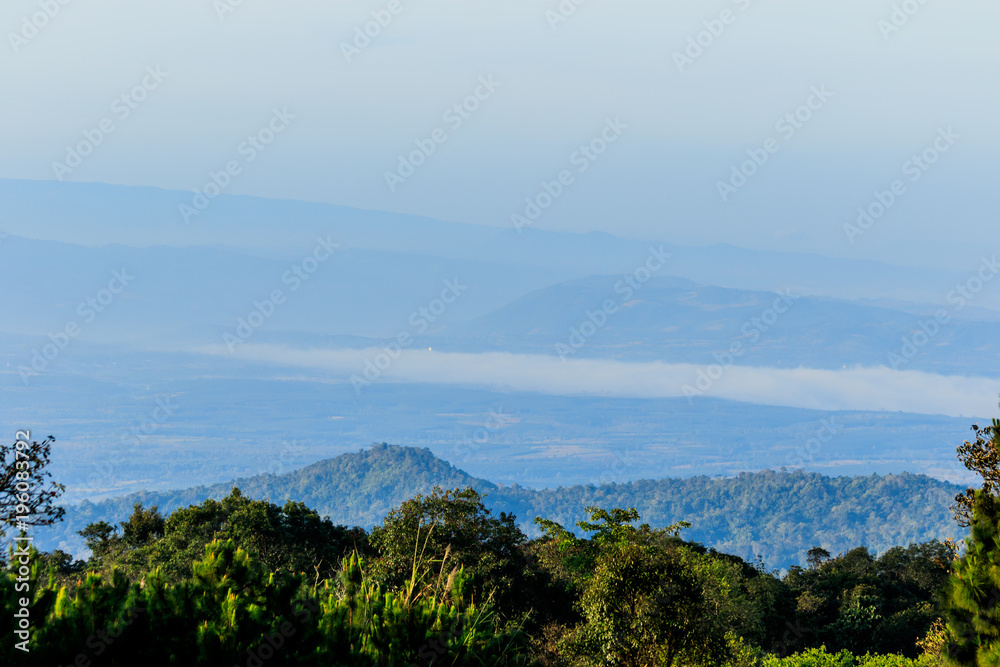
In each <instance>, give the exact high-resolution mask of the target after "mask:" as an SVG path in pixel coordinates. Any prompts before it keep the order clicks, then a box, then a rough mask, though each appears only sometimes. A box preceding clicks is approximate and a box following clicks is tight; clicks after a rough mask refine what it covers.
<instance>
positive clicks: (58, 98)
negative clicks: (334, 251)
mask: <svg viewBox="0 0 1000 667" xmlns="http://www.w3.org/2000/svg"><path fill="white" fill-rule="evenodd" d="M64 1H67V0H64ZM577 2H579V0H577ZM237 3H238V4H237ZM43 6H45V7H48V11H49V13H51V14H54V15H53V16H51V17H48V16H45V15H44V14H43V13H41V12H43V11H44V9H43ZM560 6H562V7H563V8H564V10H567V11H566V13H567V14H568V13H569V11H568V9H570V8H572V9H573V10H574V11H573V12H572V14H570V15H569V16H565V17H563V16H562V15H560V14H558V12H559V8H560ZM390 9H395V10H396V13H395V14H392V13H391V12H390V11H389V10H390ZM907 9H908V10H909V11H910V12H911V13H912V15H908V14H906V12H905V10H907ZM230 10H231V11H230ZM894 12H895V22H896V24H899V25H898V26H897V25H894V24H893V23H892V21H893V19H894ZM373 13H375V14H373ZM554 16H559V18H565V20H559V21H556V20H555V19H553V17H554ZM33 17H34V18H33ZM373 17H374V18H373ZM378 18H381V19H382V22H383V23H385V25H384V26H379V25H377V24H375V23H371V22H373V21H375V20H376V19H378ZM904 19H905V20H904ZM998 19H1000V5H998V4H997V3H996V2H995V1H988V0H948V1H947V2H944V1H943V0H926V1H924V2H923V3H922V4H921V2H918V0H908V1H907V2H895V0H821V1H818V2H790V1H788V0H740V1H739V2H733V1H731V0H714V1H712V2H704V3H702V2H698V3H696V2H684V3H663V2H653V1H652V0H617V1H615V2H611V1H610V0H586V1H585V2H582V3H581V4H580V5H579V6H577V5H576V4H574V2H573V0H564V2H563V3H562V5H560V3H559V2H557V1H556V0H548V1H545V0H533V1H528V0H505V1H503V2H499V1H496V0H494V1H492V2H487V1H485V0H472V1H469V0H466V1H464V2H457V1H455V0H450V1H449V0H415V1H414V0H398V3H397V2H396V1H395V0H394V2H391V3H390V2H389V0H376V1H373V2H363V3H362V2H336V3H323V2H314V1H306V0H296V1H288V2H282V3H277V2H267V1H266V0H217V1H216V2H214V3H213V1H212V0H198V1H197V2H193V1H191V0H173V1H172V2H169V3H168V2H159V3H135V2H124V1H120V0H98V1H96V2H79V1H68V2H67V4H65V5H64V4H60V2H59V0H43V1H39V0H8V1H7V2H5V3H4V5H3V7H2V9H0V25H2V26H3V29H4V32H5V41H6V44H5V45H4V47H2V48H0V85H2V86H3V89H4V91H5V96H4V97H5V99H4V102H3V107H2V109H3V117H4V122H3V123H2V124H0V146H2V151H0V177H6V178H26V179H52V178H55V176H56V174H55V170H54V167H53V163H54V162H57V161H58V162H65V161H66V159H67V157H66V153H67V151H66V146H67V145H71V146H75V145H77V144H78V143H79V142H81V141H84V140H85V135H84V134H83V133H84V132H89V133H90V136H91V137H96V138H100V145H98V146H96V147H95V148H94V150H93V152H92V153H91V154H90V155H88V156H86V157H85V158H83V159H82V160H81V164H79V166H77V167H75V168H74V169H73V170H72V171H71V172H69V173H64V174H62V176H63V177H64V178H66V179H68V180H74V181H100V182H107V183H118V184H129V185H140V184H141V185H154V186H160V187H165V188H174V189H181V190H190V189H192V188H202V187H203V186H204V185H205V184H206V182H208V181H209V172H219V171H220V170H224V169H225V168H226V165H227V163H228V162H230V161H233V162H234V163H236V164H237V165H238V166H239V173H238V174H237V175H234V176H233V177H232V178H231V181H230V182H229V184H228V186H227V187H226V192H230V193H244V194H257V195H262V196H267V197H281V198H297V199H306V200H315V201H327V202H334V203H339V204H346V205H351V206H358V207H363V208H372V209H380V210H389V211H401V212H408V213H418V214H422V215H428V216H432V217H437V218H442V219H448V220H456V221H463V222H475V223H482V224H489V225H510V224H512V223H511V215H512V214H515V213H522V214H523V213H524V209H525V207H526V204H525V201H524V200H525V198H526V197H532V198H534V197H536V196H537V195H538V194H539V193H541V192H543V189H542V185H541V182H542V181H543V180H545V181H548V182H550V183H551V182H554V181H558V177H559V174H560V172H562V171H563V170H566V171H567V172H569V175H570V177H571V180H570V179H567V183H566V184H565V185H564V186H563V187H562V192H561V193H560V195H559V196H558V197H557V198H556V200H555V201H554V203H552V205H551V207H550V208H549V209H548V210H546V211H545V213H544V215H543V216H541V217H540V218H539V219H538V221H537V223H535V224H536V225H537V226H538V227H541V228H547V229H562V230H566V229H569V230H581V231H583V230H591V229H601V230H606V231H610V232H614V233H616V234H619V235H622V236H628V237H644V238H654V239H661V240H667V241H672V242H677V243H697V244H704V243H713V242H729V243H733V244H736V245H742V246H747V247H755V248H769V249H779V250H803V251H814V252H822V253H824V254H829V255H840V256H847V257H866V258H880V259H885V260H888V261H893V262H897V263H907V264H921V265H934V266H948V267H952V268H957V269H962V268H964V267H966V266H967V265H968V264H969V263H970V262H971V263H972V264H974V263H975V262H976V261H978V256H979V254H981V252H982V248H983V247H994V248H995V247H996V246H997V244H998V242H1000V232H998V231H997V230H998V229H1000V226H998V225H997V224H996V221H995V214H996V212H997V210H998V206H997V204H998V196H997V194H996V192H997V191H998V189H997V188H996V187H995V184H994V181H995V175H996V173H997V170H996V167H995V165H994V163H993V160H994V158H993V156H994V155H996V154H997V152H998V150H997V149H998V148H1000V145H998V144H1000V134H998V129H997V123H996V121H995V118H996V115H997V110H998V104H997V102H998V93H997V90H998V88H997V79H998V71H1000V70H998V64H1000V63H998V60H1000V46H997V41H996V28H997V25H998ZM880 21H882V22H883V23H882V24H881V25H880ZM26 22H27V23H26ZM32 22H33V23H34V24H36V25H41V27H40V28H37V29H36V27H35V25H31V24H32ZM369 23H370V25H369V29H370V31H371V32H372V33H377V34H376V35H375V36H374V37H371V38H370V41H369V42H368V44H367V46H364V42H363V41H360V40H358V41H356V35H357V34H358V33H357V31H358V30H361V31H363V30H364V29H365V26H366V24H369ZM897 27H898V29H896V28H897ZM689 40H693V41H689ZM699 40H700V41H701V42H702V44H705V45H706V46H701V47H698V46H691V45H692V44H694V45H697V42H698V41H699ZM345 44H347V45H352V46H353V48H354V49H355V50H354V51H351V52H350V53H348V54H346V55H345V48H344V45H345ZM359 46H364V48H359ZM699 49H700V52H699ZM686 50H687V53H686V54H685V51H686ZM677 54H682V55H685V57H687V58H689V60H687V61H680V62H679V60H678V55H677ZM147 68H151V70H148V69H147ZM157 68H158V71H160V72H162V73H164V74H163V75H159V76H157V77H153V76H151V75H149V74H147V72H148V71H154V72H155V71H157ZM481 78H482V79H484V80H487V81H492V82H494V83H493V84H491V85H489V86H484V85H483V84H481V83H480V80H481ZM136 86H139V87H140V88H139V89H136ZM143 86H144V87H143ZM477 90H478V92H479V95H480V98H481V99H478V100H477V99H472V100H470V101H468V102H467V104H468V106H470V107H475V110H474V111H463V112H462V113H463V115H464V116H465V117H461V116H458V115H456V114H457V113H459V112H454V111H453V112H452V113H451V114H450V115H448V116H446V115H445V112H446V111H447V110H448V109H450V108H452V107H453V106H454V105H455V104H462V103H463V100H466V98H468V97H469V96H470V95H475V93H476V92H477ZM816 91H822V94H820V95H819V96H818V97H817V93H816ZM122 95H126V96H128V95H131V96H132V98H131V99H128V98H127V99H126V100H125V101H124V102H122V101H121V100H120V98H121V97H122ZM810 96H812V97H810ZM137 97H141V98H143V99H142V100H141V101H137V100H136V98H137ZM116 100H119V101H118V102H116ZM809 102H811V103H812V106H813V108H812V109H808V108H801V109H800V107H802V105H805V104H807V103H809ZM275 109H277V110H279V111H282V116H283V117H284V119H283V120H280V121H278V122H276V123H274V121H273V120H272V119H273V117H274V116H273V114H274V110H275ZM283 110H287V114H290V115H291V116H294V118H289V117H288V116H287V115H286V114H285V112H284V111H283ZM796 111H798V113H799V120H797V121H794V123H793V122H789V121H786V122H785V123H784V124H783V125H780V126H779V125H778V124H777V123H778V121H779V120H781V119H782V118H784V117H785V116H786V114H795V113H796ZM126 112H127V116H126V115H125V114H126ZM803 118H805V120H802V119H803ZM104 119H108V121H109V122H110V125H107V124H106V125H105V127H112V128H113V131H112V132H110V133H104V132H102V131H100V129H99V128H100V125H101V122H102V120H104ZM456 119H458V120H456ZM609 119H610V120H612V121H614V120H615V119H618V122H617V124H616V127H617V128H618V129H617V130H616V132H617V134H615V133H614V132H610V133H608V132H606V130H605V128H606V127H608V125H607V121H608V120H609ZM459 121H460V124H459ZM269 123H274V124H272V128H275V127H277V126H281V130H280V131H276V132H274V137H273V141H272V142H271V143H269V144H266V145H265V146H263V148H262V149H261V150H259V151H258V150H256V149H253V151H251V150H250V148H248V145H247V144H244V143H243V142H245V141H247V139H248V137H249V136H250V135H257V134H258V133H259V132H260V131H262V130H264V129H265V128H267V127H268V124H269ZM949 128H950V130H949ZM436 129H439V133H438V135H437V136H438V138H439V139H441V138H445V139H446V140H445V141H443V142H442V143H434V152H433V153H432V154H430V155H429V156H427V157H425V158H423V159H422V160H421V161H422V162H423V164H421V165H420V166H419V167H417V168H416V169H415V170H414V173H413V174H412V175H408V176H406V178H405V179H404V180H403V182H399V181H397V182H396V183H395V184H394V188H395V190H394V191H391V190H390V187H389V185H387V182H386V172H387V171H394V170H396V169H397V168H398V164H399V157H398V156H400V155H406V154H409V153H410V152H411V151H413V150H415V149H416V145H415V142H416V141H421V142H423V143H424V145H425V146H426V145H428V143H427V142H428V141H430V142H432V143H433V139H432V137H433V136H434V132H435V130H436ZM95 132H97V133H99V134H95ZM602 132H605V138H608V137H611V136H614V137H615V140H614V141H611V142H609V143H607V145H606V150H604V152H603V153H602V154H600V155H594V159H593V161H591V160H590V159H587V158H582V159H581V154H580V153H575V152H576V151H578V149H579V148H580V147H581V146H582V145H586V144H590V143H591V142H592V141H596V140H598V138H599V137H601V136H602ZM941 136H950V137H951V139H949V141H947V142H943V141H939V142H938V147H939V148H941V147H943V146H945V145H947V148H948V150H947V151H938V150H937V149H933V148H932V147H933V146H934V142H935V141H936V140H938V137H941ZM264 138H267V132H265V134H264ZM768 140H773V143H771V144H768ZM602 141H603V140H601V141H597V143H596V144H595V146H596V147H597V148H601V146H602ZM95 143H96V142H95ZM768 145H770V147H771V149H773V150H772V152H767V150H766V147H767V146H768ZM241 149H242V150H241ZM595 150H596V149H595ZM747 150H752V151H755V153H754V154H755V155H757V157H758V161H761V160H762V156H763V157H766V158H767V160H766V162H764V163H763V164H762V165H760V166H757V165H752V164H751V165H749V167H747V170H749V171H754V172H755V173H753V174H752V175H751V176H750V177H749V178H747V180H746V183H745V184H744V185H742V186H740V187H739V188H737V189H735V191H730V192H728V193H727V196H726V201H723V196H722V194H721V193H720V191H719V187H718V183H719V181H725V180H729V179H730V176H731V172H732V170H733V168H734V166H736V167H739V166H740V165H741V163H743V162H744V161H745V160H748V159H750V156H748V155H747V153H746V151H747ZM925 150H929V151H930V155H931V156H933V157H934V159H935V162H934V163H933V164H926V165H925V167H926V169H924V168H921V167H917V168H916V169H917V170H918V171H915V170H914V165H913V164H912V163H911V164H909V165H908V168H909V171H907V164H906V163H907V161H908V160H910V159H911V157H912V156H913V155H914V154H920V153H922V152H924V151H925ZM251 152H253V153H254V159H253V160H252V161H249V160H248V159H247V158H248V156H249V155H250V153H251ZM419 157H423V156H419ZM584 165H586V167H587V168H586V170H583V169H582V168H583V166H584ZM404 171H405V170H404ZM918 173H919V176H920V178H919V179H918V180H911V179H913V178H914V177H915V176H916V175H917V174H918ZM397 175H398V173H397ZM737 180H738V179H737ZM894 180H898V181H900V185H901V186H902V188H901V189H900V190H899V194H897V195H893V198H894V199H893V202H892V205H891V206H888V211H887V212H886V213H885V214H884V216H883V217H881V218H880V219H878V220H875V221H874V222H873V224H872V225H871V227H870V228H869V229H868V230H866V231H865V232H864V234H862V235H860V236H856V237H855V238H854V243H853V244H852V243H850V242H849V241H848V238H847V234H846V233H845V230H844V224H845V223H851V222H853V221H854V220H855V219H856V218H857V217H858V214H857V212H856V209H857V208H858V207H859V206H864V207H869V206H871V205H872V204H874V203H876V201H877V199H876V196H875V194H874V193H875V192H876V191H879V192H889V193H891V187H892V183H893V181H894ZM552 187H554V186H550V188H552ZM882 197H883V200H884V201H888V199H887V197H888V195H882ZM876 210H877V207H876Z"/></svg>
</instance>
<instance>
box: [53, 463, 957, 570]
mask: <svg viewBox="0 0 1000 667" xmlns="http://www.w3.org/2000/svg"><path fill="white" fill-rule="evenodd" d="M233 486H234V484H232V483H230V484H218V485H215V486H212V487H199V488H196V489H188V490H187V491H180V492H164V493H149V492H145V493H141V494H134V495H132V496H128V497H126V498H120V499H114V500H109V501H104V502H102V503H99V504H91V503H84V504H82V505H80V506H78V507H71V508H69V509H68V511H67V521H66V522H64V523H63V524H62V525H60V526H59V528H58V532H53V533H39V539H42V538H43V537H45V535H46V534H47V535H49V536H48V537H45V539H46V540H47V541H45V542H41V543H40V544H47V545H49V546H48V548H53V547H55V546H57V545H58V544H59V542H60V540H67V541H69V542H72V540H74V539H76V538H75V532H76V531H79V530H80V529H82V528H83V527H84V526H86V525H87V524H89V523H93V522H97V521H101V520H105V521H109V522H116V521H121V520H124V519H125V518H127V517H128V515H129V513H130V512H131V510H132V507H133V505H134V503H136V502H142V503H144V505H146V506H150V505H158V506H159V507H160V508H162V509H163V510H165V511H172V510H174V509H178V508H180V507H186V506H188V505H190V504H192V503H201V502H202V501H203V500H204V499H205V498H214V499H216V500H221V499H222V498H224V497H225V496H226V495H228V494H229V492H230V491H231V489H232V487H233ZM237 486H239V488H240V489H241V490H242V491H243V493H244V494H245V495H247V496H248V497H251V498H257V499H266V500H270V501H272V502H275V503H278V504H279V505H280V504H281V503H284V502H285V501H286V500H287V499H292V500H295V501H299V502H302V503H305V504H306V505H307V506H309V507H311V508H313V509H315V510H316V511H317V512H318V513H319V514H320V515H322V516H329V517H330V519H331V521H333V522H334V523H335V524H337V523H339V524H345V525H358V526H362V527H366V528H370V527H372V526H375V525H378V524H379V523H381V522H382V520H383V519H384V517H385V516H386V515H387V513H388V512H389V510H390V509H392V508H393V507H398V506H399V505H400V504H401V503H403V502H405V501H406V500H408V499H410V498H412V497H414V496H415V495H417V494H419V493H424V494H426V493H429V492H430V490H431V489H432V488H433V487H434V486H441V487H442V488H465V487H471V488H474V489H476V490H477V491H478V492H480V493H481V494H483V495H484V496H485V497H486V504H487V506H488V507H489V508H490V509H491V510H492V511H493V512H494V513H499V512H507V513H511V514H514V515H516V516H517V517H519V526H520V528H521V530H522V531H524V532H525V534H526V535H528V536H529V537H533V536H537V535H539V534H540V531H539V530H538V528H536V526H535V525H534V523H533V520H534V518H535V517H536V516H543V517H547V518H549V519H552V520H553V521H556V522H558V523H561V524H562V525H564V526H572V525H575V523H576V522H577V521H580V520H583V519H584V518H585V512H584V508H586V507H588V506H597V507H608V508H610V507H635V508H636V509H637V510H638V511H639V513H640V514H641V515H642V516H643V519H644V520H645V521H646V522H648V523H649V524H650V525H652V526H656V527H664V526H668V525H670V524H672V523H674V522H675V521H677V520H679V519H684V520H687V521H689V522H691V524H692V527H691V529H690V531H689V532H688V533H687V534H688V537H689V538H690V539H692V540H696V541H698V542H701V543H703V544H706V545H708V546H710V547H714V548H715V549H717V550H719V551H724V552H727V553H733V554H737V555H739V556H741V557H743V558H744V559H747V560H756V559H757V558H758V557H760V558H763V559H764V561H765V562H766V563H767V564H768V565H769V566H771V567H780V568H784V567H789V566H791V565H801V564H804V563H805V562H806V559H807V552H808V550H809V549H810V548H813V547H816V546H820V547H821V548H823V549H825V550H826V551H828V552H830V553H839V552H843V551H847V550H849V549H851V548H852V547H854V546H857V545H865V546H867V547H868V548H870V549H872V550H875V551H879V552H881V551H884V550H886V549H889V548H891V547H893V546H895V545H898V544H910V543H913V542H925V541H928V540H933V539H946V538H953V539H961V538H962V537H964V534H965V531H964V530H962V529H961V528H960V527H958V526H956V525H955V524H954V522H953V520H952V516H951V512H950V510H949V507H950V505H951V504H952V502H953V499H954V497H955V495H956V493H958V492H959V491H961V490H962V489H961V487H959V486H957V485H954V484H949V483H947V482H942V481H938V480H934V479H931V478H929V477H926V476H923V475H911V474H907V473H903V474H900V475H884V476H881V475H871V476H868V477H836V478H831V477H824V476H823V475H819V474H816V473H804V472H774V471H762V472H754V473H742V474H740V475H738V476H736V477H733V478H713V477H694V478H689V479H664V480H656V481H653V480H642V481H636V482H630V483H626V484H608V485H602V486H573V487H567V488H559V489H540V490H533V489H525V488H523V487H518V486H514V487H502V488H501V487H499V486H497V485H495V484H492V483H490V482H487V481H485V480H481V479H476V478H474V477H472V476H470V475H468V474H466V473H464V472H462V471H460V470H457V469H456V468H454V467H452V466H451V465H449V464H448V463H445V462H444V461H441V460H440V459H437V458H435V457H434V456H433V455H432V454H431V453H430V452H429V451H428V450H424V449H415V448H411V447H395V446H390V445H377V446H374V447H372V448H370V449H367V450H364V451H362V452H359V453H355V454H344V455H342V456H338V457H336V458H334V459H328V460H326V461H320V462H318V463H315V464H313V465H311V466H308V467H306V468H303V469H301V470H297V471H293V472H290V473H287V474H284V475H279V476H275V475H264V476H260V477H254V478H252V479H248V480H239V482H238V484H237Z"/></svg>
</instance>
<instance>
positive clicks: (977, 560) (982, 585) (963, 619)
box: [942, 490, 1000, 667]
mask: <svg viewBox="0 0 1000 667" xmlns="http://www.w3.org/2000/svg"><path fill="white" fill-rule="evenodd" d="M998 526H1000V500H998V499H997V498H996V496H994V495H993V494H991V493H989V492H987V491H985V490H980V491H977V492H976V493H975V494H974V495H973V497H972V514H971V530H970V533H969V536H968V538H966V540H965V554H964V555H963V556H962V557H961V558H959V559H958V560H957V561H956V562H955V563H954V565H953V568H952V572H951V576H950V578H949V580H948V589H947V593H946V598H945V599H946V610H947V614H946V619H947V630H948V634H947V641H946V643H945V646H944V650H943V651H942V655H943V657H944V658H945V662H946V664H948V665H954V666H956V667H957V666H959V665H961V666H965V665H969V666H972V665H980V666H981V665H998V664H1000V528H998Z"/></svg>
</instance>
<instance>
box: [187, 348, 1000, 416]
mask: <svg viewBox="0 0 1000 667" xmlns="http://www.w3.org/2000/svg"><path fill="white" fill-rule="evenodd" d="M199 351H201V352H206V353H210V354H228V353H227V351H226V349H225V347H222V346H219V347H211V348H202V349H200V350H199ZM380 353H383V351H382V350H381V349H368V350H356V349H339V350H325V349H324V350H320V349H296V348H290V347H284V346H278V345H256V344H246V345H241V346H239V347H238V348H237V353H236V355H235V356H237V357H239V358H242V359H246V360H252V361H261V362H266V363H271V364H277V365H281V366H286V367H288V366H290V367H298V368H309V369H316V370H322V371H324V372H326V373H332V374H334V375H339V376H341V377H342V378H343V381H344V382H349V379H350V377H351V375H352V374H357V375H359V376H360V375H362V373H363V371H364V368H365V360H366V359H367V360H372V361H373V360H375V358H376V356H377V355H379V354H380ZM699 370H702V371H704V370H705V369H704V368H703V367H700V366H695V365H692V364H668V363H662V362H648V363H632V362H620V361H609V360H600V359H572V360H567V361H565V362H563V361H561V360H560V359H559V358H558V357H554V356H546V355H530V354H510V353H505V352H491V353H482V354H466V353H450V352H431V351H428V350H405V351H403V352H402V354H401V355H399V358H397V359H396V360H394V361H392V363H391V364H389V365H388V367H386V368H385V369H384V370H383V371H381V375H380V376H379V378H378V379H377V380H375V381H376V382H385V381H393V382H413V383H429V384H459V385H476V386H485V387H489V388H493V389H500V390H514V391H536V392H540V393H544V394H555V395H566V396H574V395H599V396H621V397H633V398H670V397H679V396H684V391H683V387H684V385H690V386H694V385H695V380H696V377H697V373H698V371H699ZM998 394H1000V380H995V379H988V378H978V377H962V376H953V375H952V376H947V375H936V374H933V373H924V372H920V371H894V370H892V369H889V368H886V367H883V366H880V367H871V368H860V367H858V368H851V369H846V370H837V371H833V370H822V369H813V368H796V369H778V368H766V367H751V366H732V367H730V368H728V369H726V370H725V371H724V373H723V374H722V376H721V377H719V378H718V380H716V381H715V382H714V383H713V384H712V385H711V387H709V388H708V389H707V390H706V391H705V394H704V395H705V396H708V397H715V398H724V399H730V400H735V401H745V402H749V403H758V404H763V405H781V406H788V407H798V408H812V409H820V410H877V411H903V412H914V413H921V414H941V415H948V416H953V417H973V418H984V417H989V416H992V415H994V414H996V406H997V396H998Z"/></svg>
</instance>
